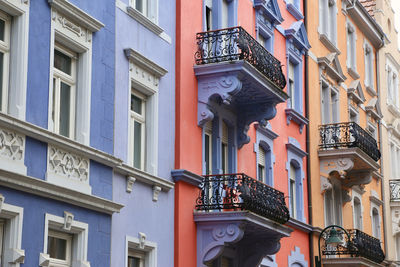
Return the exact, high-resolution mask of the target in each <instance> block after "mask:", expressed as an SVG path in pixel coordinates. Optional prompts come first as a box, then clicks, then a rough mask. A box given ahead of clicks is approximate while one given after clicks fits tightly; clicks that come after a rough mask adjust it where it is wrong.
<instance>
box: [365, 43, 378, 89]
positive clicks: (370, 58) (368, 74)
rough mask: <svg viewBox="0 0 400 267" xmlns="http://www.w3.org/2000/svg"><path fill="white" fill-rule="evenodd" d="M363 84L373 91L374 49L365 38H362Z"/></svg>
mask: <svg viewBox="0 0 400 267" xmlns="http://www.w3.org/2000/svg"><path fill="white" fill-rule="evenodd" d="M364 73H365V78H364V85H365V88H367V89H368V91H372V92H374V95H376V92H375V79H374V77H375V75H374V73H375V71H374V49H373V47H372V45H371V44H369V42H368V41H367V40H364Z"/></svg>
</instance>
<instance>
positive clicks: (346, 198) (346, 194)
mask: <svg viewBox="0 0 400 267" xmlns="http://www.w3.org/2000/svg"><path fill="white" fill-rule="evenodd" d="M350 201H351V196H350V194H349V191H347V190H345V189H342V202H343V203H347V202H350Z"/></svg>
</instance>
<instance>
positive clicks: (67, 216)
mask: <svg viewBox="0 0 400 267" xmlns="http://www.w3.org/2000/svg"><path fill="white" fill-rule="evenodd" d="M73 222H74V215H73V214H72V213H70V212H68V211H64V225H63V229H64V230H67V231H70V230H71V227H72V223H73Z"/></svg>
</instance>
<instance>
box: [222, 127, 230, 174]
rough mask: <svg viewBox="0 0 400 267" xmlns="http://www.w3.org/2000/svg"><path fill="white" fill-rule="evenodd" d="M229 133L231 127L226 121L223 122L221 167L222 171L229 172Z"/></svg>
mask: <svg viewBox="0 0 400 267" xmlns="http://www.w3.org/2000/svg"><path fill="white" fill-rule="evenodd" d="M228 133H229V128H228V125H226V123H225V122H222V138H221V165H222V167H221V169H222V173H228V157H229V153H228Z"/></svg>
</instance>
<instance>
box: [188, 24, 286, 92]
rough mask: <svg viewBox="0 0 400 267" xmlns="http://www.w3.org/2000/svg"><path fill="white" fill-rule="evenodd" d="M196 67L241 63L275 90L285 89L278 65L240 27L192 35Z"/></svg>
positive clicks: (277, 61)
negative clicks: (194, 45)
mask: <svg viewBox="0 0 400 267" xmlns="http://www.w3.org/2000/svg"><path fill="white" fill-rule="evenodd" d="M196 39H197V44H198V50H197V52H196V54H195V59H196V64H197V65H202V64H209V63H217V62H222V61H233V60H245V61H247V62H249V63H250V64H251V65H253V66H254V67H255V68H256V69H257V70H259V71H260V72H261V73H263V74H264V75H265V76H266V77H267V78H268V79H269V80H270V81H271V82H272V83H274V84H275V85H276V86H277V87H278V88H280V89H283V88H284V87H285V85H286V79H285V76H284V75H283V73H282V66H281V62H280V61H279V60H278V59H276V58H275V57H274V56H273V55H271V53H269V52H268V51H267V50H266V49H265V48H264V47H263V46H262V45H261V44H260V43H258V42H257V40H256V39H254V38H253V37H252V36H251V35H250V34H249V33H248V32H246V31H245V30H244V29H243V28H242V27H240V26H239V27H233V28H227V29H220V30H215V31H208V32H200V33H197V35H196Z"/></svg>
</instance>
